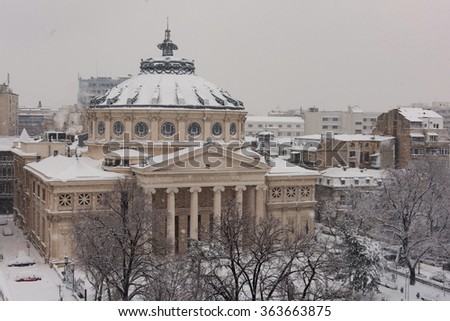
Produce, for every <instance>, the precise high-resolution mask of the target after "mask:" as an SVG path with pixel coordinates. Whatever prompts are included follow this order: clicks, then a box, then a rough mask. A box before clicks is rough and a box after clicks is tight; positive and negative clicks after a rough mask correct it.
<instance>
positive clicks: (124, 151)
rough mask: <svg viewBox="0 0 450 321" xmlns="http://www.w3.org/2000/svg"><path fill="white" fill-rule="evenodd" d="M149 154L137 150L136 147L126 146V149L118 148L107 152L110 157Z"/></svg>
mask: <svg viewBox="0 0 450 321" xmlns="http://www.w3.org/2000/svg"><path fill="white" fill-rule="evenodd" d="M147 156H148V154H146V153H144V152H142V151H139V150H136V149H130V148H125V149H118V150H115V151H112V152H109V153H108V154H106V157H110V158H124V157H127V158H138V157H147Z"/></svg>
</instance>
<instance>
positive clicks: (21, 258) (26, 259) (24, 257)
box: [8, 251, 36, 266]
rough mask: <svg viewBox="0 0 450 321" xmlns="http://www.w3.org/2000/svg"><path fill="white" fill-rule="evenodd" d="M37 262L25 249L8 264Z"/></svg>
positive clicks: (31, 263)
mask: <svg viewBox="0 0 450 321" xmlns="http://www.w3.org/2000/svg"><path fill="white" fill-rule="evenodd" d="M33 264H36V261H35V260H34V259H33V258H31V257H29V256H28V255H26V254H25V253H24V252H23V251H19V254H18V255H17V257H16V258H15V259H14V260H11V261H9V263H8V266H29V265H33Z"/></svg>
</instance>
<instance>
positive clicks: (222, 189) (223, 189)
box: [213, 186, 225, 193]
mask: <svg viewBox="0 0 450 321" xmlns="http://www.w3.org/2000/svg"><path fill="white" fill-rule="evenodd" d="M223 191H225V187H223V186H214V188H213V192H214V193H215V192H223Z"/></svg>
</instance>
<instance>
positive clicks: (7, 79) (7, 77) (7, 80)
mask: <svg viewBox="0 0 450 321" xmlns="http://www.w3.org/2000/svg"><path fill="white" fill-rule="evenodd" d="M6 83H7V84H8V87H9V72H8V74H7V76H6Z"/></svg>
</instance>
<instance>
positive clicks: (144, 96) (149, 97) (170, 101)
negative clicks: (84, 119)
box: [87, 27, 247, 156]
mask: <svg viewBox="0 0 450 321" xmlns="http://www.w3.org/2000/svg"><path fill="white" fill-rule="evenodd" d="M158 48H159V49H161V50H162V57H160V58H157V59H153V58H149V59H146V60H142V61H141V63H140V69H141V71H140V73H139V74H138V75H137V76H135V77H132V78H129V79H127V80H125V81H123V82H122V83H120V84H118V85H117V86H115V87H113V88H111V89H110V90H109V91H108V92H106V94H105V95H103V96H101V97H97V98H94V99H93V100H92V101H91V103H90V106H89V109H88V112H87V114H88V119H89V122H90V125H89V141H88V142H87V145H88V146H90V147H89V150H90V153H95V154H96V155H98V156H100V155H101V154H102V153H103V147H102V144H103V143H104V142H123V141H124V140H125V139H130V140H132V141H140V142H143V141H144V142H152V144H153V146H154V145H155V144H156V145H158V144H161V142H168V141H170V142H172V145H171V146H174V145H176V144H179V145H180V146H181V147H177V148H182V147H183V146H184V147H185V145H186V144H191V143H192V142H194V141H196V142H210V141H218V142H230V141H237V140H244V136H245V135H244V124H245V117H246V115H247V112H246V111H245V110H244V104H243V103H242V101H240V100H238V99H236V98H234V97H232V96H231V95H230V94H229V93H228V92H227V91H226V90H224V89H222V88H219V87H217V86H216V85H213V84H212V83H210V82H208V81H206V80H205V79H203V78H201V77H199V76H197V75H196V74H195V65H194V61H192V60H189V59H184V58H176V57H174V56H173V51H174V50H177V49H178V47H177V45H176V44H174V43H173V42H172V41H171V40H170V30H169V28H168V27H167V30H166V31H165V38H164V41H163V42H162V43H160V44H159V45H158ZM122 147H123V148H125V147H126V146H122ZM184 147H183V148H184ZM152 148H153V147H152ZM174 148H175V147H174ZM146 152H148V153H149V155H154V154H155V153H160V152H161V153H162V152H163V151H162V150H161V151H154V150H153V151H151V150H147V149H146Z"/></svg>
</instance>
